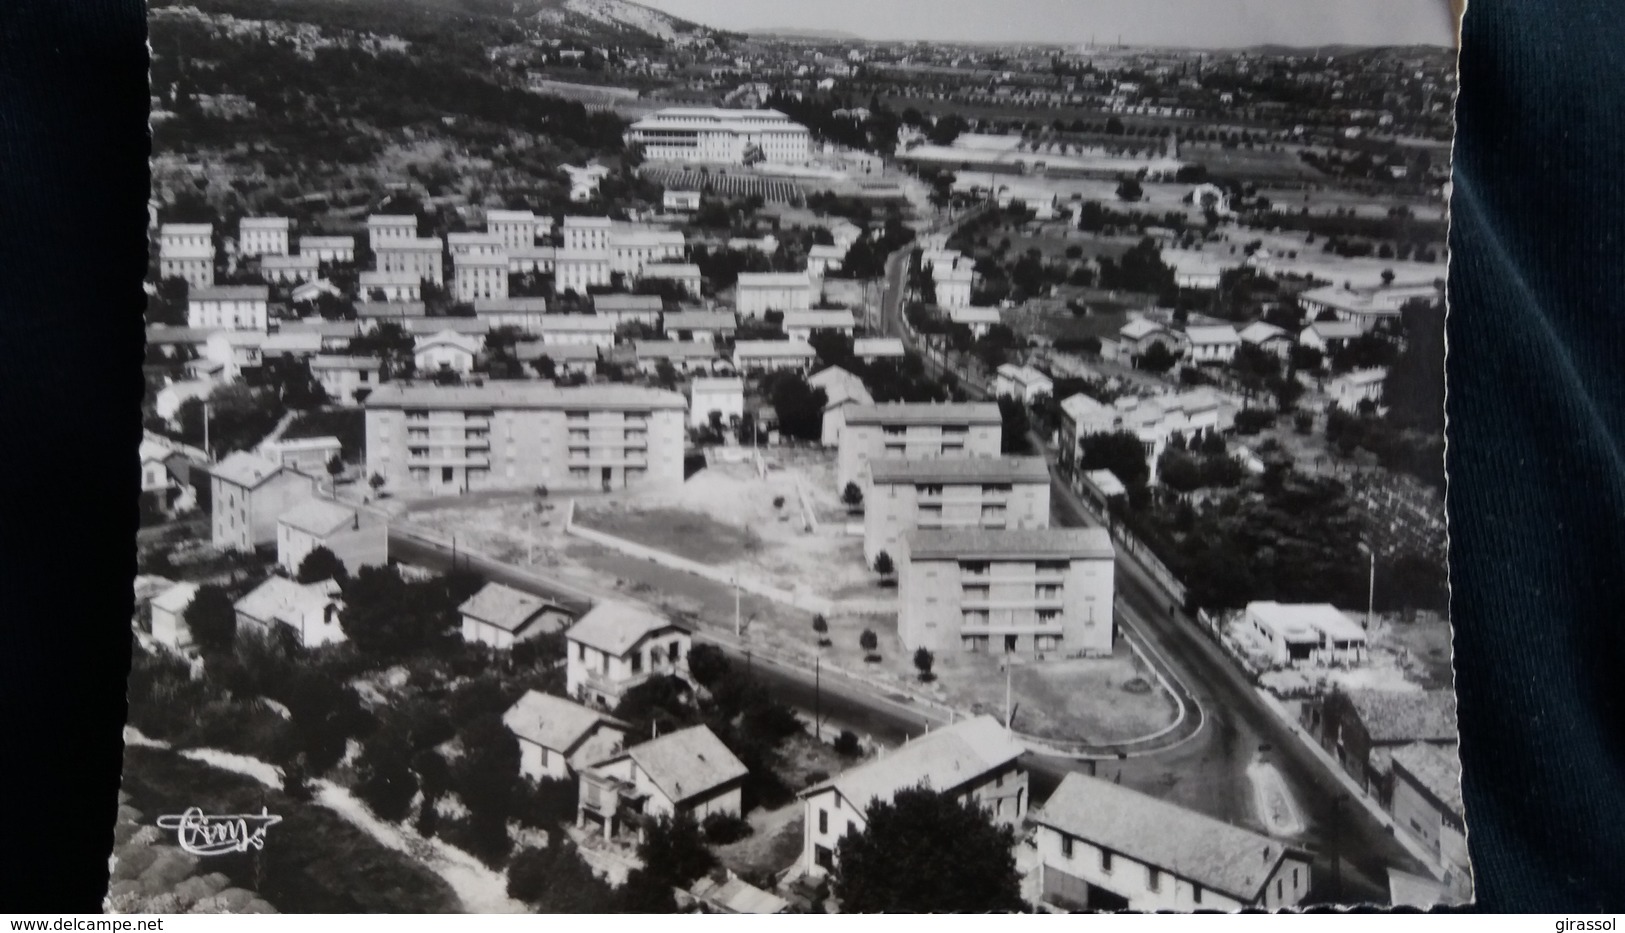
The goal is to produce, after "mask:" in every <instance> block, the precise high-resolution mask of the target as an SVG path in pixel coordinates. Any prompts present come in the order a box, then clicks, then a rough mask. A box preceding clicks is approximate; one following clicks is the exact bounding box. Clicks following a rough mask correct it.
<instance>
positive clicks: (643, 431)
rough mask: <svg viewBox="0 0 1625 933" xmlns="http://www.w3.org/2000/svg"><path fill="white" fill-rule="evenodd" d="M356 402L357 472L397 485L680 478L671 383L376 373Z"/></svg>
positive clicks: (678, 419)
mask: <svg viewBox="0 0 1625 933" xmlns="http://www.w3.org/2000/svg"><path fill="white" fill-rule="evenodd" d="M366 408H367V472H368V474H369V475H370V474H373V473H377V474H378V475H380V476H382V477H383V478H384V481H385V482H386V483H387V484H388V486H389V488H390V489H392V490H395V491H397V492H400V493H408V494H410V493H417V494H429V495H446V494H456V493H462V492H470V491H477V490H481V489H527V488H533V487H536V486H545V487H548V488H552V489H577V490H584V489H604V490H610V489H621V488H624V487H626V486H629V485H635V484H637V483H643V482H650V483H681V482H682V481H683V440H684V427H683V420H684V413H685V411H686V409H687V402H686V400H685V399H684V398H683V396H682V395H680V394H678V393H676V392H666V391H662V390H658V389H647V388H642V387H639V386H627V385H595V386H579V387H556V386H552V385H524V384H503V383H497V384H487V385H483V386H434V385H424V384H410V383H386V384H385V385H382V386H380V387H379V388H378V389H377V391H375V392H373V394H372V395H370V396H368V398H367V402H366Z"/></svg>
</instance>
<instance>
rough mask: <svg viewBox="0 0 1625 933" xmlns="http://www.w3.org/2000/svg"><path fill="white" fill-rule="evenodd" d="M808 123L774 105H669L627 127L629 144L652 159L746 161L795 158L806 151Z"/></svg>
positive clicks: (804, 156)
mask: <svg viewBox="0 0 1625 933" xmlns="http://www.w3.org/2000/svg"><path fill="white" fill-rule="evenodd" d="M810 139H811V137H810V134H809V133H808V132H807V128H806V127H805V126H802V125H801V124H799V123H796V122H795V121H793V120H791V119H790V118H789V117H788V116H786V115H784V114H783V113H780V112H779V111H777V110H725V109H721V108H713V107H673V108H670V109H667V110H661V111H659V112H657V113H652V114H649V115H648V116H646V117H644V118H643V119H641V120H638V121H637V122H636V123H633V124H632V126H631V128H629V129H628V130H627V131H626V142H627V144H628V145H636V146H642V147H643V154H644V157H645V158H648V159H652V160H656V161H674V162H711V163H723V164H728V165H746V164H750V163H753V162H758V161H766V162H778V163H794V162H802V161H805V160H806V159H807V157H808V155H809V154H810V152H811V142H810Z"/></svg>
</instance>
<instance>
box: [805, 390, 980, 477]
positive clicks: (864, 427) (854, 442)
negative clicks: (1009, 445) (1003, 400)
mask: <svg viewBox="0 0 1625 933" xmlns="http://www.w3.org/2000/svg"><path fill="white" fill-rule="evenodd" d="M845 418H846V421H845V426H844V427H843V428H842V430H841V432H840V452H839V455H838V456H837V459H836V473H835V486H836V491H837V492H839V491H840V490H843V489H845V488H846V484H847V483H852V482H855V483H857V484H858V485H859V486H864V485H866V484H867V483H868V480H869V477H868V473H869V464H870V463H871V462H873V461H875V460H879V459H881V458H882V457H887V458H910V459H921V458H925V457H997V456H998V455H999V453H1000V449H1001V445H1002V443H1003V437H1002V434H1003V432H1002V426H1003V424H1004V418H1003V416H1002V415H1001V414H999V406H998V405H997V404H994V403H992V402H888V403H885V404H880V405H860V406H856V407H853V408H849V409H847V411H846V416H845Z"/></svg>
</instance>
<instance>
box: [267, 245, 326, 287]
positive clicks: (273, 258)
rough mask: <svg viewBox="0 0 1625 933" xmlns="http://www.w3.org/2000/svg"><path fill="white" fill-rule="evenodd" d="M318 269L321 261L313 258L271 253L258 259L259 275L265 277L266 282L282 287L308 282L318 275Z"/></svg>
mask: <svg viewBox="0 0 1625 933" xmlns="http://www.w3.org/2000/svg"><path fill="white" fill-rule="evenodd" d="M320 269H321V261H320V260H318V259H317V258H316V257H315V256H305V255H299V256H287V255H283V254H277V253H272V254H266V255H264V256H261V257H260V275H263V276H265V280H266V281H267V282H277V283H279V284H282V285H295V284H298V283H300V282H309V281H312V280H314V279H315V278H316V277H317V276H318V275H319V274H320Z"/></svg>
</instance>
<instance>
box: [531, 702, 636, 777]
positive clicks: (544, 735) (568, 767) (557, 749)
mask: <svg viewBox="0 0 1625 933" xmlns="http://www.w3.org/2000/svg"><path fill="white" fill-rule="evenodd" d="M502 724H503V725H505V726H507V727H508V731H509V732H512V733H513V734H514V738H516V739H518V740H519V774H520V776H521V777H527V778H530V779H531V780H533V781H547V780H568V779H569V778H570V777H572V776H573V775H574V774H575V773H576V772H577V771H578V770H580V769H581V768H583V767H585V766H586V765H588V764H590V763H592V762H597V761H604V760H606V759H608V758H611V757H613V756H615V755H617V754H620V752H621V749H622V748H623V747H624V746H625V744H626V735H627V733H628V732H630V731H631V730H632V727H631V726H629V725H627V724H626V723H624V722H622V721H621V720H619V719H616V718H615V717H613V716H610V715H608V714H606V713H604V712H603V711H602V710H595V709H589V708H587V707H585V706H582V705H581V704H579V703H572V702H570V701H569V700H566V699H564V698H563V697H556V696H553V695H552V694H550V693H542V692H540V691H538V690H529V691H526V692H525V695H524V696H522V697H520V698H519V700H518V701H517V702H516V703H514V705H513V706H511V707H509V708H508V711H507V712H505V713H503V714H502Z"/></svg>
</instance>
